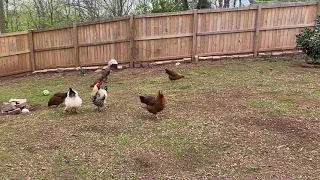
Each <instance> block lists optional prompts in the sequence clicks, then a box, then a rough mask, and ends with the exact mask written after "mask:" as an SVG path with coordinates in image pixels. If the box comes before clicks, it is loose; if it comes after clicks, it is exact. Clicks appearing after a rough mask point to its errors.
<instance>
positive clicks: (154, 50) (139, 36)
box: [0, 2, 320, 77]
mask: <svg viewBox="0 0 320 180" xmlns="http://www.w3.org/2000/svg"><path fill="white" fill-rule="evenodd" d="M319 12H320V3H319V2H307V3H282V4H275V5H273V4H272V5H263V6H261V5H258V6H250V7H241V8H231V9H208V10H191V11H184V12H174V13H161V14H148V15H131V16H126V17H121V18H115V19H108V20H102V21H97V22H86V23H74V24H73V25H72V26H66V27H60V28H51V29H45V30H29V31H25V32H17V33H7V34H2V35H0V77H1V76H8V75H14V74H19V73H25V72H32V71H35V70H42V69H54V68H60V67H66V68H67V67H79V66H96V65H106V64H107V62H108V61H109V60H110V59H112V58H114V59H116V60H117V61H118V62H119V63H128V64H130V67H134V64H135V63H140V62H152V61H164V60H171V59H182V58H192V59H193V60H196V59H195V57H196V56H223V55H236V54H254V56H258V55H259V52H260V53H265V52H273V51H284V50H294V49H295V48H296V42H295V41H296V35H297V34H298V33H299V32H300V31H301V30H302V29H303V28H307V27H308V28H312V27H314V25H315V24H314V20H315V18H316V15H317V13H319Z"/></svg>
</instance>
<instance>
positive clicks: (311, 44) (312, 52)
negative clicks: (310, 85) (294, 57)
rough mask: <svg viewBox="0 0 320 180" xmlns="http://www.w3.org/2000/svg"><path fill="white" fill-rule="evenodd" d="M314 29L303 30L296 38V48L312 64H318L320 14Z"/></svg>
mask: <svg viewBox="0 0 320 180" xmlns="http://www.w3.org/2000/svg"><path fill="white" fill-rule="evenodd" d="M315 21H316V27H315V29H310V28H305V29H303V30H302V31H301V32H300V34H298V35H297V36H296V43H297V48H298V49H301V50H302V51H303V52H304V53H305V54H306V55H307V56H308V57H310V58H311V59H312V60H313V63H320V14H318V16H317V18H316V20H315Z"/></svg>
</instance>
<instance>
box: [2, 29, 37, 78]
mask: <svg viewBox="0 0 320 180" xmlns="http://www.w3.org/2000/svg"><path fill="white" fill-rule="evenodd" d="M28 71H31V66H30V59H29V42H28V32H21V33H8V34H5V35H2V36H0V77H1V76H5V75H11V74H15V73H21V72H28Z"/></svg>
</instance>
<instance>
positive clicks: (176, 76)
mask: <svg viewBox="0 0 320 180" xmlns="http://www.w3.org/2000/svg"><path fill="white" fill-rule="evenodd" d="M165 70H166V73H167V74H168V75H169V79H170V80H171V81H174V80H178V79H181V78H184V75H183V74H181V73H177V72H174V71H172V70H169V69H165Z"/></svg>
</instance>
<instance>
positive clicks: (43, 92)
mask: <svg viewBox="0 0 320 180" xmlns="http://www.w3.org/2000/svg"><path fill="white" fill-rule="evenodd" d="M42 94H43V95H44V96H48V95H49V94H50V92H49V91H48V90H46V89H45V90H43V91H42Z"/></svg>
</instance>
